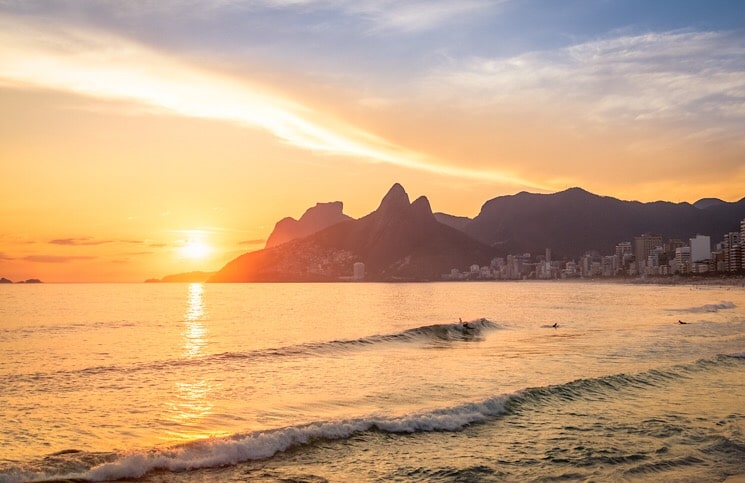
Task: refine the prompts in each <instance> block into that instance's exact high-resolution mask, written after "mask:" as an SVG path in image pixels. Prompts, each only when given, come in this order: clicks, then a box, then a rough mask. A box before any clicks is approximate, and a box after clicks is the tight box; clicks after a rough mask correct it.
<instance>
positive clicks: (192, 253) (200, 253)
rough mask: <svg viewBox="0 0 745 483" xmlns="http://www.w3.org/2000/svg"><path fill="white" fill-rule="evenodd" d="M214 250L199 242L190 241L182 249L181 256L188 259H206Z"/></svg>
mask: <svg viewBox="0 0 745 483" xmlns="http://www.w3.org/2000/svg"><path fill="white" fill-rule="evenodd" d="M211 251H212V248H211V247H210V246H209V245H206V244H204V243H202V242H201V241H199V240H189V241H188V242H186V245H184V246H183V247H181V255H182V256H184V257H186V258H204V257H206V256H207V255H209V254H210V252H211Z"/></svg>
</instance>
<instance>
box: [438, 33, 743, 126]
mask: <svg viewBox="0 0 745 483" xmlns="http://www.w3.org/2000/svg"><path fill="white" fill-rule="evenodd" d="M428 85H429V87H430V88H431V89H433V90H435V91H437V92H439V93H441V94H442V93H446V92H458V95H464V96H469V95H470V97H471V98H475V97H478V102H481V103H490V104H506V105H509V104H510V103H513V102H515V101H518V102H520V103H523V104H528V105H539V106H554V107H558V108H561V109H567V110H570V109H571V110H573V111H568V112H569V113H570V114H571V115H577V114H579V115H581V116H584V117H585V118H586V119H589V120H593V121H619V120H626V121H643V120H666V121H687V120H692V121H695V120H706V121H711V120H715V121H716V124H718V125H721V124H728V123H732V127H734V126H735V125H739V126H740V127H742V126H743V124H742V122H743V121H745V38H743V37H742V36H741V35H735V34H731V33H723V32H690V31H674V32H662V33H647V34H643V35H626V36H618V37H614V38H606V39H601V40H595V41H591V42H586V43H581V44H577V45H573V46H570V47H567V48H562V49H559V50H551V51H540V52H530V53H526V54H523V55H519V56H516V57H511V58H491V59H489V58H469V59H467V60H465V61H463V62H458V63H455V65H451V66H449V67H448V68H446V69H440V70H439V71H437V72H435V73H433V74H432V75H431V76H430V77H429V78H428ZM455 89H457V90H455ZM735 123H736V124H735Z"/></svg>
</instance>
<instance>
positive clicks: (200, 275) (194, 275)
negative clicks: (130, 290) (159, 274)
mask: <svg viewBox="0 0 745 483" xmlns="http://www.w3.org/2000/svg"><path fill="white" fill-rule="evenodd" d="M214 274H215V272H198V271H197V272H186V273H177V274H175V275H167V276H165V277H163V278H149V279H147V280H145V283H202V282H206V281H207V280H208V279H209V278H210V277H211V276H213V275H214Z"/></svg>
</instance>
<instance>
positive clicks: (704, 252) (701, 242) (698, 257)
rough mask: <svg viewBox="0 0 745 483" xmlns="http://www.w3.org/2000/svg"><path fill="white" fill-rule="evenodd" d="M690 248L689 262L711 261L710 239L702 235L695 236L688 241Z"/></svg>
mask: <svg viewBox="0 0 745 483" xmlns="http://www.w3.org/2000/svg"><path fill="white" fill-rule="evenodd" d="M689 246H690V247H691V262H693V263H696V262H703V261H706V260H710V259H711V238H710V237H708V236H704V235H696V238H691V239H690V240H689Z"/></svg>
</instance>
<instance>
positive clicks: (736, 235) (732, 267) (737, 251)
mask: <svg viewBox="0 0 745 483" xmlns="http://www.w3.org/2000/svg"><path fill="white" fill-rule="evenodd" d="M740 241H741V239H740V232H739V231H731V232H729V233H726V234H725V235H724V241H723V242H722V252H723V253H724V269H725V270H726V271H728V272H737V271H739V270H741V269H742V244H741V243H740Z"/></svg>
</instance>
